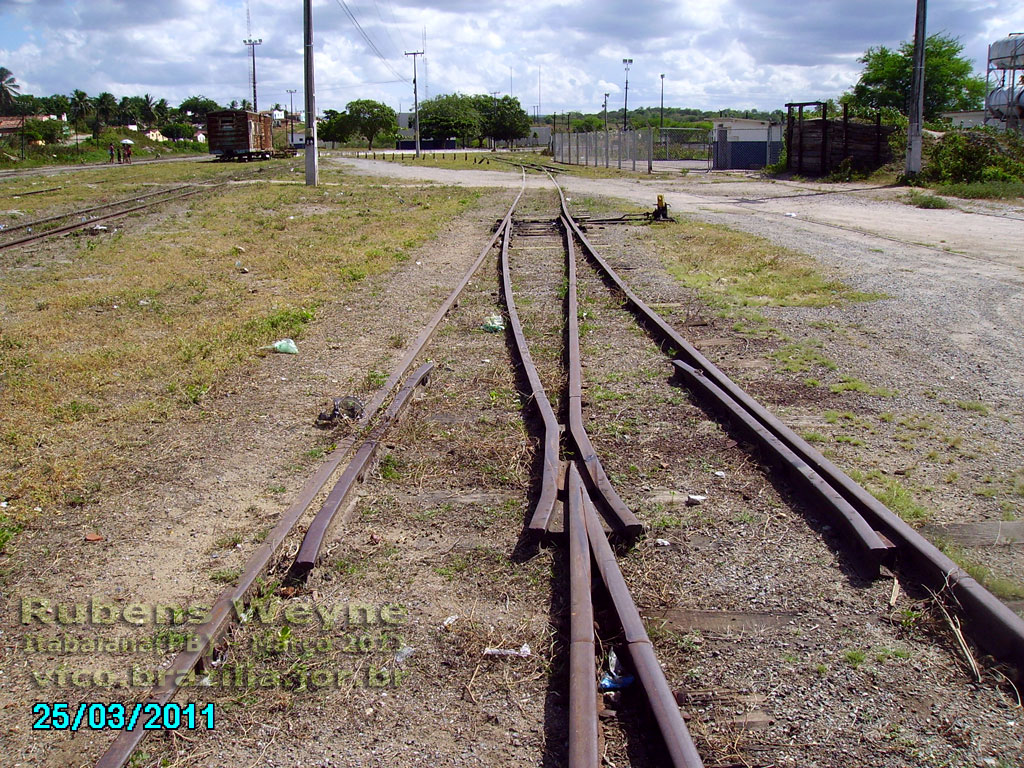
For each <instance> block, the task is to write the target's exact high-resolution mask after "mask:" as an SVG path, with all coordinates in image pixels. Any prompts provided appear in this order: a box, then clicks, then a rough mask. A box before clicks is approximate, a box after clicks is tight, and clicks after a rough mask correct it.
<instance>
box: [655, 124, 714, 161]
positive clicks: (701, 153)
mask: <svg viewBox="0 0 1024 768" xmlns="http://www.w3.org/2000/svg"><path fill="white" fill-rule="evenodd" d="M657 133H658V136H657V139H658V141H657V143H656V144H655V147H654V159H655V160H662V161H664V162H666V163H668V164H670V165H671V166H672V167H678V168H687V169H689V170H694V171H710V170H711V168H712V163H713V160H714V157H713V150H714V138H713V133H712V131H709V130H708V129H707V128H661V129H659V131H658V132H657Z"/></svg>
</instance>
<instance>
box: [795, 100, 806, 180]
mask: <svg viewBox="0 0 1024 768" xmlns="http://www.w3.org/2000/svg"><path fill="white" fill-rule="evenodd" d="M796 120H797V129H798V130H799V132H800V139H799V141H798V146H797V161H796V172H797V173H803V172H804V108H803V106H802V105H801V106H800V108H799V109H798V110H797V118H796Z"/></svg>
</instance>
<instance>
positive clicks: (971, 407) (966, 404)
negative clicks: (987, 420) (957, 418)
mask: <svg viewBox="0 0 1024 768" xmlns="http://www.w3.org/2000/svg"><path fill="white" fill-rule="evenodd" d="M956 407H957V408H959V409H960V410H961V411H971V412H973V413H980V414H981V415H982V416H988V414H989V410H988V406H987V405H985V403H983V402H981V401H980V400H957V401H956Z"/></svg>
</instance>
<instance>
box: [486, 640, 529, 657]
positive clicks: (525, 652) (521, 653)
mask: <svg viewBox="0 0 1024 768" xmlns="http://www.w3.org/2000/svg"><path fill="white" fill-rule="evenodd" d="M530 655H531V651H530V646H529V645H527V644H526V643H523V647H522V648H520V649H519V650H518V651H516V650H514V649H510V648H484V656H518V657H519V658H521V659H527V658H529V657H530Z"/></svg>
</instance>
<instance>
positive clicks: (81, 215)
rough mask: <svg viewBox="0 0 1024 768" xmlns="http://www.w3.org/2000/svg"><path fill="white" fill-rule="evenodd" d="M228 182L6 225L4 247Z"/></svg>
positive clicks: (0, 241)
mask: <svg viewBox="0 0 1024 768" xmlns="http://www.w3.org/2000/svg"><path fill="white" fill-rule="evenodd" d="M224 184H225V183H220V184H180V185H178V186H175V187H170V188H168V189H161V190H158V191H155V192H147V193H146V194H144V195H136V196H134V197H128V198H124V199H122V200H115V201H113V202H110V203H104V204H102V205H93V206H90V207H88V208H81V209H79V210H76V211H68V212H67V213H61V214H56V215H53V216H45V217H43V218H39V219H34V220H33V221H27V222H24V223H21V224H15V225H13V226H8V227H4V229H3V230H0V250H4V249H6V248H14V247H16V246H19V245H25V244H27V243H32V242H35V241H37V240H42V239H43V238H46V237H53V236H56V235H66V234H68V233H69V232H75V231H77V230H80V229H87V228H89V227H95V226H97V225H99V224H100V222H104V221H109V220H111V219H116V218H119V217H121V216H127V215H128V214H130V213H136V212H137V211H144V210H146V209H148V208H153V207H155V206H157V205H162V204H164V203H169V202H172V201H174V200H182V199H184V198H186V197H192V196H193V195H198V194H199V193H201V192H206V191H209V190H212V189H218V188H220V187H223V186H224Z"/></svg>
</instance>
